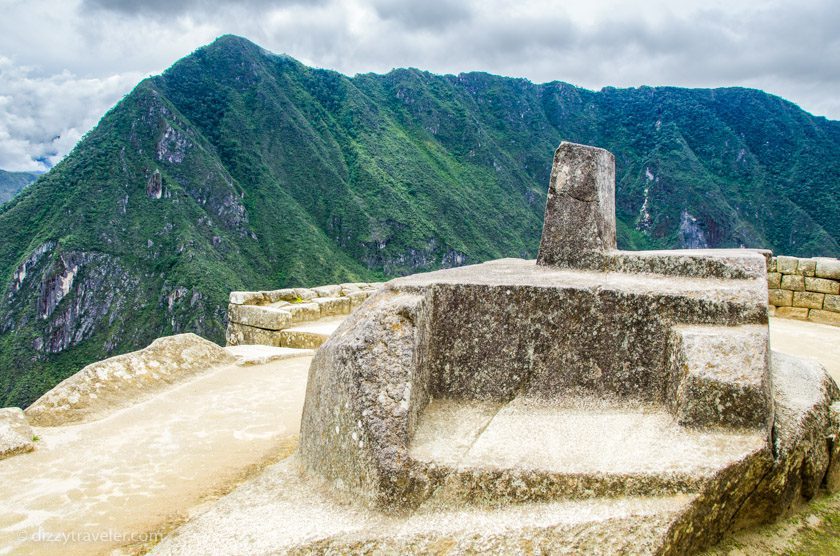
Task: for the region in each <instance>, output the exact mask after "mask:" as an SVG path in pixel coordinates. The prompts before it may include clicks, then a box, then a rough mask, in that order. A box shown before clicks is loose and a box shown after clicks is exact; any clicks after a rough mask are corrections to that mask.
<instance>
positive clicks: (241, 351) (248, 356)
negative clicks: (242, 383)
mask: <svg viewBox="0 0 840 556" xmlns="http://www.w3.org/2000/svg"><path fill="white" fill-rule="evenodd" d="M224 349H225V351H227V352H228V353H230V354H231V355H233V356H234V357H236V364H237V365H239V366H240V367H245V366H248V365H264V364H266V363H271V362H272V361H280V360H283V359H293V358H295V357H311V356H313V355H315V350H312V349H296V348H290V347H274V346H264V345H258V344H250V345H249V344H246V345H239V346H227V347H226V348H224Z"/></svg>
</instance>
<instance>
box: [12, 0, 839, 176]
mask: <svg viewBox="0 0 840 556" xmlns="http://www.w3.org/2000/svg"><path fill="white" fill-rule="evenodd" d="M0 9H2V11H3V13H4V17H3V19H2V20H0V53H3V55H5V58H4V59H3V62H2V64H0V168H2V167H6V168H9V169H23V168H29V169H32V168H35V167H37V166H39V164H38V163H37V162H34V161H35V160H36V159H38V158H40V157H46V160H47V161H49V162H55V161H56V160H58V159H59V158H60V157H62V156H63V155H65V154H66V153H67V152H68V151H69V149H70V148H71V146H72V144H73V143H75V141H76V140H77V139H78V137H80V136H81V135H82V134H83V133H84V132H86V131H87V130H88V129H89V128H90V127H91V126H92V125H94V124H95V123H96V121H98V119H99V118H100V117H101V116H102V114H103V113H104V112H105V111H106V110H107V108H109V107H110V106H111V105H112V104H113V103H114V102H115V101H116V100H118V99H119V98H120V96H121V95H123V94H124V93H125V92H127V91H128V90H129V89H130V88H131V86H133V85H134V84H135V83H136V82H137V81H139V79H140V78H142V77H143V76H145V75H148V74H150V73H158V72H160V71H162V70H163V69H165V68H166V67H167V66H169V65H170V64H172V63H173V62H174V61H175V60H176V59H178V58H180V57H181V56H184V55H186V54H188V53H189V52H191V51H192V50H194V49H195V48H197V47H199V46H201V45H202V44H206V43H208V42H210V41H212V40H213V38H215V37H216V36H218V35H221V34H224V33H233V34H239V35H243V36H245V37H247V38H249V39H251V40H253V41H254V42H256V43H258V44H260V45H261V46H263V47H265V48H267V49H269V50H272V51H275V52H278V53H287V54H289V55H291V56H294V57H295V58H298V59H299V60H301V61H302V62H304V63H308V64H310V65H315V66H318V67H327V68H332V69H336V70H339V71H341V72H344V73H347V74H351V75H352V74H355V73H360V72H369V71H376V72H383V71H388V70H390V69H391V68H394V67H405V66H414V67H419V68H422V69H427V70H429V71H433V72H437V73H458V72H461V71H471V70H480V71H488V72H492V73H498V74H502V75H510V76H519V77H527V78H529V79H531V80H532V81H535V82H544V81H552V80H562V81H567V82H570V83H573V84H577V85H581V86H584V87H587V88H592V89H598V88H601V87H603V86H606V85H614V86H638V85H675V86H686V87H718V86H735V85H741V86H749V87H756V88H761V89H764V90H767V91H768V92H771V93H775V94H778V95H781V96H783V97H785V98H787V99H789V100H792V101H794V102H796V103H797V104H799V105H801V106H802V107H803V108H805V109H806V110H809V111H811V112H813V113H816V114H820V115H826V116H829V117H832V118H840V98H839V97H837V95H836V91H837V90H840V33H838V32H837V29H840V3H837V2H834V1H832V0H801V1H799V2H785V1H782V0H768V1H765V2H762V3H755V2H752V1H748V0H726V1H724V0H684V1H683V2H680V3H674V2H672V1H669V0H635V1H625V2H621V3H616V2H613V1H609V0H585V1H581V2H564V3H559V2H556V1H552V0H485V1H480V0H471V1H467V0H464V1H454V0H424V1H423V2H420V3H418V2H417V1H416V0H321V1H319V2H306V1H303V0H279V1H277V0H244V1H242V2H229V1H223V0H185V1H184V2H171V0H169V1H164V0H131V1H128V0H41V1H27V0H0ZM56 136H57V137H58V139H55V137H56Z"/></svg>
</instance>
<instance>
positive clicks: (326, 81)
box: [0, 36, 840, 405]
mask: <svg viewBox="0 0 840 556" xmlns="http://www.w3.org/2000/svg"><path fill="white" fill-rule="evenodd" d="M561 140H569V141H575V142H579V143H586V144H593V145H597V146H600V147H604V148H606V149H609V150H610V151H612V152H613V153H615V155H616V170H617V216H618V220H619V225H618V227H619V245H620V247H622V248H630V249H637V248H664V247H702V246H710V247H729V246H739V245H744V246H749V247H765V248H771V249H773V250H774V251H776V252H779V253H784V254H792V255H801V256H808V255H831V256H838V254H840V247H839V246H838V242H840V157H838V156H837V153H838V152H840V149H839V148H840V122H836V121H830V120H826V119H825V118H819V117H814V116H811V115H810V114H808V113H806V112H804V111H802V110H801V109H799V108H798V107H796V106H795V105H794V104H792V103H790V102H787V101H784V100H782V99H780V98H778V97H774V96H771V95H768V94H766V93H763V92H761V91H756V90H749V89H738V88H734V89H710V90H697V89H679V88H671V87H657V88H651V87H642V88H637V89H614V88H606V89H603V90H601V91H598V92H594V91H589V90H585V89H580V88H577V87H574V86H572V85H569V84H565V83H561V82H552V83H547V84H534V83H531V82H529V81H527V80H523V79H512V78H505V77H498V76H493V75H489V74H484V73H467V74H461V75H457V76H454V75H445V76H439V75H433V74H430V73H427V72H423V71H419V70H414V69H400V70H394V71H392V72H390V73H388V74H386V75H374V74H364V75H357V76H355V77H352V78H350V77H346V76H343V75H341V74H338V73H336V72H332V71H327V70H319V69H312V68H308V67H306V66H304V65H302V64H300V63H299V62H297V61H295V60H294V59H292V58H289V57H287V56H282V55H280V56H278V55H274V54H271V53H268V52H266V51H265V50H263V49H261V48H260V47H258V46H256V45H254V44H252V43H250V42H248V41H247V40H245V39H241V38H239V37H233V36H225V37H221V38H220V39H218V40H217V41H215V42H214V43H213V44H211V45H209V46H207V47H204V48H202V49H199V50H198V51H196V52H194V53H193V54H191V55H190V56H187V57H186V58H184V59H182V60H180V61H179V62H177V63H176V64H175V65H174V66H172V67H171V68H170V69H169V70H167V71H166V72H165V73H164V74H162V75H161V76H158V77H154V78H150V79H147V80H144V81H143V82H141V83H140V84H139V85H138V86H137V87H136V88H135V89H134V90H133V91H132V92H131V93H130V94H129V95H127V96H126V97H125V98H124V99H123V100H122V101H121V102H120V103H118V104H117V105H116V106H115V107H114V108H113V109H112V110H111V111H110V112H109V113H108V114H107V115H106V116H105V117H103V119H102V120H101V122H100V123H99V125H98V126H97V127H96V128H95V129H94V130H93V131H91V132H90V133H89V134H88V135H87V136H86V137H85V138H84V139H83V140H82V141H81V142H80V143H79V144H78V145H77V147H76V148H75V149H74V150H73V152H72V153H71V154H70V155H68V156H67V157H66V158H65V159H64V160H63V161H62V162H61V163H59V164H58V165H57V166H56V167H55V168H54V169H53V170H52V171H50V172H49V173H48V174H46V175H45V176H43V177H42V178H41V179H39V180H38V181H37V182H36V183H35V184H33V185H32V186H30V187H28V188H26V189H25V190H24V191H23V192H22V193H21V194H19V195H17V196H16V197H15V198H14V199H13V200H12V201H10V202H9V203H6V204H5V205H2V206H0V237H3V238H4V239H3V241H2V243H0V288H2V289H3V291H4V294H3V296H2V300H0V397H2V398H3V399H2V400H0V401H2V402H3V403H5V405H26V404H27V403H29V402H31V401H32V400H34V399H35V398H37V397H38V396H39V395H40V394H41V393H43V392H44V391H45V390H47V389H48V388H50V387H51V386H52V385H54V384H55V383H57V382H58V381H59V380H61V379H63V378H64V377H66V376H68V375H69V374H72V373H73V372H75V371H77V370H79V369H80V368H81V366H83V365H84V364H86V363H88V362H90V361H93V360H97V359H101V358H104V357H107V356H109V355H113V354H116V353H121V352H125V351H128V350H131V349H136V348H138V347H141V346H143V345H145V344H147V343H149V342H150V341H151V340H152V339H154V338H156V337H158V336H161V335H166V334H172V333H176V332H183V331H193V332H197V333H199V334H202V335H204V336H206V337H209V338H211V339H213V340H216V341H222V337H223V325H224V323H223V320H224V315H225V307H226V298H227V293H228V292H229V291H230V290H235V289H267V288H278V287H281V286H285V285H316V284H319V283H334V282H342V281H350V280H374V279H376V280H378V279H382V278H387V277H389V276H395V275H399V274H405V273H410V272H415V271H422V270H427V269H432V268H437V267H441V266H453V265H459V264H465V263H472V262H479V261H482V260H486V259H491V258H497V257H502V256H517V257H533V256H535V254H536V250H537V247H538V244H539V236H540V230H541V225H542V213H543V208H544V201H545V191H546V188H547V185H548V175H549V170H550V164H551V157H552V153H553V150H554V149H555V148H556V146H557V145H558V144H559V142H560V141H561Z"/></svg>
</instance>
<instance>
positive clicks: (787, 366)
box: [738, 352, 840, 526]
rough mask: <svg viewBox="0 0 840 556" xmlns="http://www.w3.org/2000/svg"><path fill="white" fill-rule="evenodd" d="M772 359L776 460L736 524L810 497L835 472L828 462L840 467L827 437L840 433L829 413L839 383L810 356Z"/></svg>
mask: <svg viewBox="0 0 840 556" xmlns="http://www.w3.org/2000/svg"><path fill="white" fill-rule="evenodd" d="M771 363H772V364H771V377H772V381H773V395H774V409H775V418H774V422H773V451H774V456H775V461H774V464H773V467H772V469H771V470H770V472H769V473H768V474H767V475H766V476H765V477H763V478H762V479H761V481H760V482H759V483H758V484H757V485H756V488H755V491H754V492H753V493H752V495H751V496H750V498H749V500H748V501H747V503H746V504H745V505H744V507H743V508H742V509H741V511H740V512H739V514H738V525H739V526H747V525H753V524H756V523H761V522H764V521H769V520H772V519H774V518H775V517H778V516H780V515H782V514H783V513H785V512H786V511H787V510H788V509H789V508H790V507H791V506H792V505H793V504H795V503H798V502H799V501H800V500H802V499H805V500H808V499H810V498H812V497H813V496H814V495H815V494H816V493H817V490H818V489H819V488H820V486H821V485H822V484H823V481H824V480H825V478H826V476H827V475H829V474H831V473H834V472H835V469H836V468H833V469H831V470H830V469H829V464H830V463H833V465H835V466H840V462H837V461H835V462H831V459H830V453H831V442H830V437H831V436H832V435H837V434H840V430H838V429H837V423H836V422H834V421H833V419H832V416H831V406H832V403H834V402H835V401H836V400H838V399H840V390H838V387H837V384H836V383H835V382H834V381H833V380H832V379H831V377H830V376H829V375H828V373H826V371H825V369H823V367H822V365H820V364H819V363H817V362H816V361H813V360H808V359H804V358H800V357H794V356H790V355H787V354H784V353H779V352H773V353H772V358H771Z"/></svg>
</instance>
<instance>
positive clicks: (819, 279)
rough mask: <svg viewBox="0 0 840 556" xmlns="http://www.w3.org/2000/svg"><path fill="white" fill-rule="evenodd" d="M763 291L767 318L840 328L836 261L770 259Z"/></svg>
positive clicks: (839, 275)
mask: <svg viewBox="0 0 840 556" xmlns="http://www.w3.org/2000/svg"><path fill="white" fill-rule="evenodd" d="M767 287H768V290H769V296H768V297H769V299H768V301H769V306H770V314H771V315H775V316H777V317H785V318H791V319H799V320H809V321H813V322H819V323H823V324H833V325H835V326H840V260H838V259H829V258H820V257H818V258H812V259H800V258H797V257H783V256H779V257H773V258H771V259H770V267H769V269H768V272H767Z"/></svg>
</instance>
